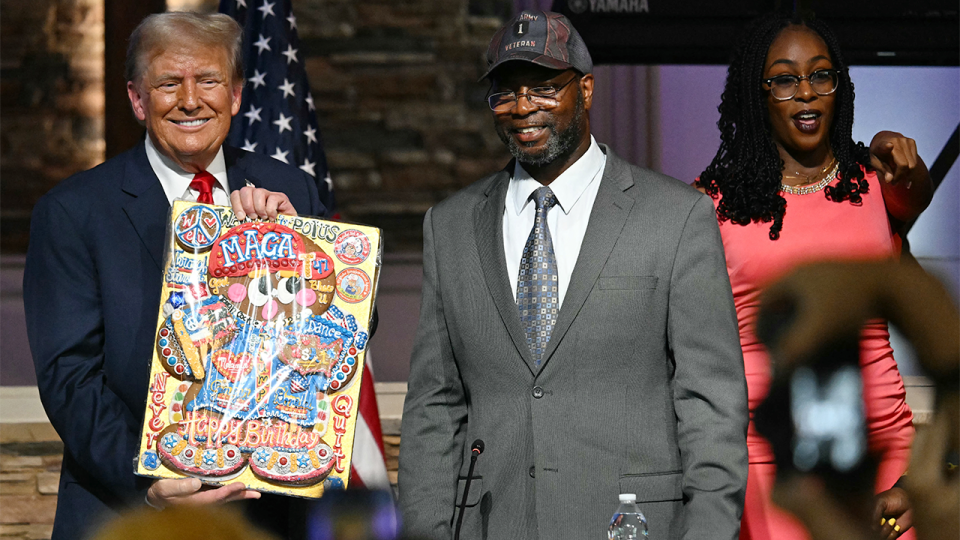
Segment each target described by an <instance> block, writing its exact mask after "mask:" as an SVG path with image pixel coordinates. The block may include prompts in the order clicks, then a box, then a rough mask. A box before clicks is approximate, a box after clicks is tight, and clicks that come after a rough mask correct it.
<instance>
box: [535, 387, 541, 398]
mask: <svg viewBox="0 0 960 540" xmlns="http://www.w3.org/2000/svg"><path fill="white" fill-rule="evenodd" d="M533 397H535V398H537V399H540V398H542V397H543V388H540V387H539V386H534V387H533Z"/></svg>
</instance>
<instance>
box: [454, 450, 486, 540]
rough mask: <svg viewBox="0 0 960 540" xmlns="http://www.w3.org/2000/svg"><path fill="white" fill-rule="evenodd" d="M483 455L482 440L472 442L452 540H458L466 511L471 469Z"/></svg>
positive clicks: (471, 474) (471, 475) (471, 478)
mask: <svg viewBox="0 0 960 540" xmlns="http://www.w3.org/2000/svg"><path fill="white" fill-rule="evenodd" d="M482 453H483V440H482V439H477V440H475V441H473V446H471V447H470V468H469V469H468V470H467V481H466V483H465V484H464V485H463V498H462V499H461V500H460V515H459V516H457V528H456V531H454V533H453V540H460V527H461V526H462V525H463V511H464V510H466V509H467V494H468V493H470V481H471V480H473V468H474V467H475V466H476V465H477V458H478V457H480V454H482Z"/></svg>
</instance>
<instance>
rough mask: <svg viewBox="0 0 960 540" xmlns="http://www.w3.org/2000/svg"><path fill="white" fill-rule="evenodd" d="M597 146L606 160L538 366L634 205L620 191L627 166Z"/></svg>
mask: <svg viewBox="0 0 960 540" xmlns="http://www.w3.org/2000/svg"><path fill="white" fill-rule="evenodd" d="M601 148H602V149H603V150H604V153H606V155H607V163H606V166H605V167H604V171H603V177H602V178H601V179H600V188H599V190H598V191H597V198H596V200H595V201H594V203H593V210H592V211H591V212H590V221H589V222H588V223H587V231H586V233H585V234H584V236H583V243H582V244H581V245H580V254H579V255H578V256H577V264H576V266H575V267H574V269H573V274H572V275H571V276H570V285H569V286H568V287H567V294H566V295H565V296H564V298H563V305H562V306H561V308H560V316H559V318H558V319H557V324H556V325H555V326H554V327H553V332H551V334H550V343H548V344H547V350H546V351H545V352H544V353H543V361H542V362H541V363H540V369H543V368H544V367H545V366H546V365H547V362H549V361H550V357H551V356H552V355H553V352H554V351H555V350H556V349H557V346H558V345H559V344H560V341H561V340H562V339H563V336H564V334H566V332H567V330H569V329H570V325H571V324H572V323H573V321H574V319H576V317H577V314H578V313H579V312H580V308H581V307H583V303H584V302H585V301H586V300H587V296H588V295H589V294H590V291H591V290H593V285H594V283H596V282H597V278H598V277H599V276H600V270H601V269H603V265H604V264H606V262H607V259H608V258H609V257H610V253H611V251H613V246H614V245H616V243H617V239H618V238H619V237H620V233H621V231H622V230H623V226H624V224H625V223H626V221H627V216H629V215H630V210H631V209H632V208H633V205H634V199H633V198H632V197H630V196H628V195H626V194H624V191H625V190H626V189H628V188H630V187H631V186H633V176H632V175H631V174H630V170H629V169H628V168H627V167H626V165H625V163H624V162H623V161H622V160H621V159H620V158H618V157H617V156H616V155H615V154H614V153H613V152H612V151H611V150H610V149H609V148H607V147H606V146H605V145H601Z"/></svg>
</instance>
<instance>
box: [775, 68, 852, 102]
mask: <svg viewBox="0 0 960 540" xmlns="http://www.w3.org/2000/svg"><path fill="white" fill-rule="evenodd" d="M823 71H825V72H827V73H830V72H832V73H833V74H834V80H835V81H837V82H836V84H835V85H834V87H833V90H830V91H829V92H824V93H822V94H821V93H820V92H817V91H816V89H814V88H813V84H812V83H810V77H812V76H813V75H815V74H817V73H820V72H823ZM781 77H795V78H796V79H797V82H796V83H795V84H794V85H793V95H791V96H789V97H785V98H781V97H777V96H776V95H774V93H773V84H772V82H773V80H774V79H779V78H781ZM804 80H806V81H807V83H810V89H811V90H813V91H814V93H816V94H817V95H818V96H829V95H830V94H832V93H834V92H836V91H837V88H840V72H839V71H837V70H835V69H833V68H821V69H817V70H814V71H813V72H811V73H810V74H809V75H791V74H789V73H784V74H782V75H775V76H773V77H769V78H767V79H763V80H762V81H760V82H762V83H763V84H765V85H767V90H770V96H771V97H773V99H775V100H777V101H787V100H790V99H793V98H795V97H796V96H797V92H799V91H800V81H804Z"/></svg>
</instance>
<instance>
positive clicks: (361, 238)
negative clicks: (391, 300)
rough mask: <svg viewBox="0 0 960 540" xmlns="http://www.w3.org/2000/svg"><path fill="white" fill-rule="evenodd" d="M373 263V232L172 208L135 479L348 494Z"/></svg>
mask: <svg viewBox="0 0 960 540" xmlns="http://www.w3.org/2000/svg"><path fill="white" fill-rule="evenodd" d="M380 263H381V243H380V231H379V229H376V228H373V227H365V226H360V225H353V224H343V223H337V222H330V221H323V220H320V219H314V218H305V217H290V216H279V217H278V218H277V220H276V221H238V220H237V219H236V218H235V216H234V215H233V211H232V210H231V209H230V208H228V207H222V206H211V205H205V204H198V203H194V202H186V201H179V200H178V201H174V204H173V208H172V212H171V218H170V226H169V228H168V231H167V248H166V256H165V260H164V274H163V279H164V281H163V290H162V292H161V298H160V300H161V303H160V309H159V314H158V317H157V330H156V347H155V348H154V353H153V359H152V365H151V370H150V386H149V394H148V398H147V410H146V414H145V416H144V420H143V429H142V432H141V440H140V451H139V454H138V459H137V464H136V473H137V474H139V475H142V476H147V477H152V478H184V477H187V476H192V477H196V478H200V479H201V480H203V481H204V482H206V483H209V484H226V483H229V482H234V481H240V482H243V483H244V484H246V486H247V487H248V488H250V489H256V490H259V491H263V492H269V493H279V494H284V495H295V496H300V497H320V496H321V495H322V494H323V492H324V491H325V490H326V489H342V488H344V487H346V485H347V481H348V479H349V475H350V461H351V457H352V453H353V438H354V426H355V425H356V420H357V415H358V414H359V410H358V405H359V402H358V398H359V393H360V382H361V378H362V377H363V359H364V355H365V351H366V345H367V340H368V338H369V325H370V321H371V318H372V315H373V301H374V297H375V296H376V290H377V280H378V277H379V270H380Z"/></svg>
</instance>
